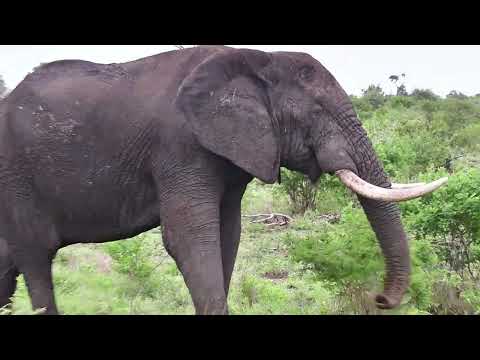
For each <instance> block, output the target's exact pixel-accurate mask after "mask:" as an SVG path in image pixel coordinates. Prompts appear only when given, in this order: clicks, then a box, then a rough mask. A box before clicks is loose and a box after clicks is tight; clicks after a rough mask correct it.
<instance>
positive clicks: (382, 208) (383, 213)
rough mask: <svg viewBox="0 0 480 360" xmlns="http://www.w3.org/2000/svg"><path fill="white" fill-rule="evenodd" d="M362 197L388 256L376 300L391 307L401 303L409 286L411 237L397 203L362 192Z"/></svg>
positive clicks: (366, 212)
mask: <svg viewBox="0 0 480 360" xmlns="http://www.w3.org/2000/svg"><path fill="white" fill-rule="evenodd" d="M359 200H360V203H361V204H362V207H363V209H364V211H365V214H366V215H367V218H368V220H369V222H370V224H371V226H372V228H373V231H374V232H375V234H376V236H377V239H378V241H379V243H380V247H381V249H382V252H383V255H384V258H385V265H386V277H385V280H384V291H383V293H382V294H379V295H377V296H376V298H375V301H376V303H377V306H378V307H379V308H381V309H392V308H394V307H396V306H398V305H399V304H400V302H401V300H402V297H403V294H404V293H405V291H406V289H407V288H408V286H409V275H410V255H409V249H408V241H407V236H406V234H405V231H404V229H403V226H402V222H401V219H400V211H399V209H398V207H397V205H396V204H394V203H388V202H381V201H377V200H371V199H365V198H362V197H360V196H359Z"/></svg>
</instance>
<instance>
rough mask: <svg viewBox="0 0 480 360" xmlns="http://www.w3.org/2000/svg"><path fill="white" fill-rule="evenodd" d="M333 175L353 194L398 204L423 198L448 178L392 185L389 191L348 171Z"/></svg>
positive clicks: (340, 171)
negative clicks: (429, 181) (426, 182)
mask: <svg viewBox="0 0 480 360" xmlns="http://www.w3.org/2000/svg"><path fill="white" fill-rule="evenodd" d="M335 175H337V176H338V177H339V179H340V180H341V181H342V183H344V184H345V186H347V187H348V188H349V189H350V190H352V191H354V192H355V193H357V194H359V195H361V196H363V197H365V198H367V199H372V200H380V201H389V202H400V201H406V200H411V199H415V198H419V197H422V196H425V195H427V194H429V193H432V192H434V191H435V190H437V189H438V188H439V187H440V186H442V185H444V184H445V183H446V182H447V181H448V178H446V177H445V178H441V179H439V180H436V181H433V182H431V183H428V184H425V183H417V184H393V183H392V186H391V188H390V189H388V188H382V187H379V186H376V185H373V184H370V183H369V182H366V181H365V180H363V179H361V178H360V177H358V176H357V175H356V174H355V173H354V172H352V171H350V170H345V169H342V170H338V171H336V172H335Z"/></svg>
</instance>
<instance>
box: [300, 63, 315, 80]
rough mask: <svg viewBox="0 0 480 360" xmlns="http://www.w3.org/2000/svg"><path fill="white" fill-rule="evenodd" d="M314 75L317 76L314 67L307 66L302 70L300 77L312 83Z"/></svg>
mask: <svg viewBox="0 0 480 360" xmlns="http://www.w3.org/2000/svg"><path fill="white" fill-rule="evenodd" d="M314 74H315V69H314V67H313V66H310V65H306V66H303V67H302V68H301V69H300V71H299V74H298V76H299V77H300V79H302V80H304V81H312V80H313V75H314Z"/></svg>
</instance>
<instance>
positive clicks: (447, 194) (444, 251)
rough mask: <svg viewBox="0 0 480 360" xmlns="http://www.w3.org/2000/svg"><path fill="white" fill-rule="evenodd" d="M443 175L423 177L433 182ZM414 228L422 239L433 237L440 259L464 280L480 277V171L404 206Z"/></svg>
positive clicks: (466, 173) (466, 172)
mask: <svg viewBox="0 0 480 360" xmlns="http://www.w3.org/2000/svg"><path fill="white" fill-rule="evenodd" d="M440 175H444V173H441V172H434V173H429V174H425V175H423V176H421V179H423V180H424V181H429V180H430V181H431V180H432V179H434V178H438V177H439V176H440ZM402 208H403V211H404V213H405V215H406V216H407V217H408V219H409V223H410V225H411V228H412V229H413V231H414V232H415V234H416V235H417V236H418V237H420V238H424V239H426V238H432V241H434V243H435V244H436V246H435V249H436V252H437V254H438V255H439V256H440V259H441V260H442V261H443V262H444V263H446V264H447V265H448V266H449V268H450V269H452V270H453V271H455V272H457V273H459V274H460V275H461V276H462V278H463V277H464V276H465V272H468V274H469V275H470V276H471V277H472V278H477V277H478V270H479V269H478V265H479V261H480V169H475V168H472V169H467V170H464V171H462V172H459V173H456V174H454V175H453V176H451V177H450V179H449V182H448V184H447V186H444V187H442V188H441V189H439V190H437V191H435V192H434V193H432V194H430V195H429V196H426V197H423V198H420V199H417V200H415V201H410V202H407V203H404V204H403V205H402Z"/></svg>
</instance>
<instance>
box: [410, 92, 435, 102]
mask: <svg viewBox="0 0 480 360" xmlns="http://www.w3.org/2000/svg"><path fill="white" fill-rule="evenodd" d="M410 95H411V96H412V97H414V98H417V99H419V100H438V99H439V96H438V95H437V94H435V93H434V92H433V91H432V90H430V89H415V90H413V91H412V93H411V94H410Z"/></svg>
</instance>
